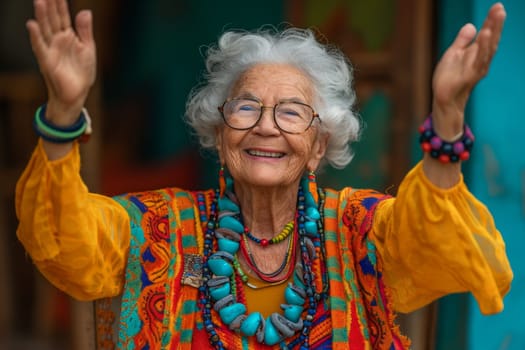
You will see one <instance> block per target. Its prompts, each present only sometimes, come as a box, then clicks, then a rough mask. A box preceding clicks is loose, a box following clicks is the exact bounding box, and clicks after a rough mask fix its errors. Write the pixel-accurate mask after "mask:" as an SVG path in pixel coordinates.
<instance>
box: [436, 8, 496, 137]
mask: <svg viewBox="0 0 525 350" xmlns="http://www.w3.org/2000/svg"><path fill="white" fill-rule="evenodd" d="M505 16H506V13H505V10H504V8H503V5H502V4H500V3H497V4H495V5H493V6H492V7H491V9H490V10H489V13H488V15H487V18H486V20H485V22H484V24H483V27H482V28H481V29H480V31H479V33H477V36H476V28H475V27H474V26H473V25H472V24H467V25H465V26H463V28H461V30H460V31H459V33H458V35H457V37H456V39H455V40H454V42H453V43H452V45H451V46H450V47H449V48H448V49H447V51H446V52H445V53H444V55H443V57H442V58H441V60H440V61H439V63H438V65H437V67H436V70H435V71H434V77H433V82H432V85H433V92H434V102H433V104H434V105H433V114H434V117H435V118H437V119H440V120H439V121H440V122H443V121H444V120H445V118H446V119H448V120H447V122H450V123H455V124H456V125H462V124H463V114H464V110H465V106H466V104H467V101H468V98H469V96H470V93H471V91H472V89H473V88H474V86H475V85H476V84H477V83H478V82H479V81H480V80H481V79H482V78H483V77H484V76H485V75H486V74H487V72H488V70H489V66H490V63H491V61H492V57H493V56H494V54H495V53H496V50H497V47H498V43H499V40H500V37H501V32H502V29H503V23H504V21H505ZM454 119H456V120H454ZM443 136H444V135H443Z"/></svg>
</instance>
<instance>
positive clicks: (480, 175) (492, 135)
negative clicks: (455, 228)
mask: <svg viewBox="0 0 525 350" xmlns="http://www.w3.org/2000/svg"><path fill="white" fill-rule="evenodd" d="M503 3H504V5H505V7H506V9H507V14H508V18H507V22H506V24H505V29H504V32H503V37H502V40H501V43H500V46H499V50H498V52H497V54H496V56H495V57H494V60H493V63H492V66H491V70H490V72H489V75H488V76H487V77H486V78H485V79H484V80H483V81H482V82H481V83H480V84H479V85H478V86H477V87H476V88H475V90H474V91H473V95H472V98H471V100H470V103H469V105H468V110H467V118H468V121H469V123H470V124H471V126H472V129H473V131H474V133H475V135H476V145H475V150H474V153H473V157H472V159H471V161H469V162H468V163H467V164H465V166H464V171H465V174H466V176H465V179H466V181H467V184H468V186H469V188H470V189H471V191H472V192H473V193H474V195H475V196H476V197H478V198H479V199H480V200H481V201H483V202H484V203H485V204H486V205H487V207H488V208H489V209H490V210H491V212H492V213H493V215H494V218H495V221H496V224H497V226H498V228H499V229H500V231H501V232H502V234H503V236H504V239H505V241H506V244H507V250H508V256H509V259H510V261H511V265H512V267H513V270H514V274H515V279H514V282H513V284H512V289H511V292H510V293H509V294H508V295H507V297H506V298H505V310H504V311H503V312H502V313H500V314H498V315H493V316H483V315H481V314H480V312H479V308H478V306H477V304H476V302H475V300H474V299H473V298H472V297H471V296H468V295H465V294H462V295H455V296H449V297H447V298H444V299H443V300H441V301H440V302H439V319H438V330H437V335H438V343H437V349H438V350H445V349H446V350H454V349H458V350H466V349H472V350H485V349H486V350H518V349H519V350H523V349H525V321H523V317H522V315H524V314H525V278H524V270H525V255H524V254H523V253H522V252H521V249H522V247H523V246H524V245H525V155H524V154H523V152H522V147H520V142H521V141H522V140H523V133H524V132H525V118H524V117H525V112H523V108H522V107H521V105H520V103H521V102H522V101H524V100H525V88H524V87H523V79H524V78H525V67H524V65H523V57H525V39H524V35H525V2H524V1H523V0H507V1H504V2H503ZM491 5H492V1H490V0H467V1H456V0H442V1H439V2H438V12H439V13H438V51H439V52H440V53H441V52H443V50H444V49H445V48H446V47H447V46H448V45H449V44H450V42H451V41H452V40H453V38H454V36H455V34H456V32H457V30H458V29H459V28H460V27H461V25H462V24H463V23H465V22H467V21H472V22H473V23H474V24H475V25H476V27H478V28H479V27H480V26H481V25H482V23H483V20H484V18H485V16H486V13H487V11H488V9H489V8H490V6H491Z"/></svg>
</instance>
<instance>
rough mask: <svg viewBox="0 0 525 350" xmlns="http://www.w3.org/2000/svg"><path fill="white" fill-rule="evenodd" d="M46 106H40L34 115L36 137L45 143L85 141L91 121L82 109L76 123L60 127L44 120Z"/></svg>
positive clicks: (89, 131) (89, 132)
mask: <svg viewBox="0 0 525 350" xmlns="http://www.w3.org/2000/svg"><path fill="white" fill-rule="evenodd" d="M45 114H46V105H45V104H44V105H42V106H40V107H39V108H38V109H37V110H36V113H35V119H34V122H33V127H34V129H35V132H36V133H37V135H38V136H40V137H41V138H43V139H44V140H46V141H49V142H54V143H68V142H72V141H74V140H77V139H79V138H81V139H82V141H87V137H85V136H89V134H91V120H90V118H89V115H88V114H87V111H86V109H85V108H83V109H82V112H81V113H80V116H79V117H78V119H77V121H76V122H75V123H74V124H73V125H70V126H67V127H60V126H57V125H54V124H52V123H50V122H49V121H48V120H46V118H45Z"/></svg>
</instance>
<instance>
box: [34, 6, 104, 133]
mask: <svg viewBox="0 0 525 350" xmlns="http://www.w3.org/2000/svg"><path fill="white" fill-rule="evenodd" d="M34 10H35V19H30V20H28V21H27V24H26V26H27V29H28V31H29V36H30V39H31V46H32V48H33V52H34V54H35V56H36V59H37V61H38V65H39V67H40V71H41V73H42V75H43V77H44V80H45V83H46V87H47V90H48V106H47V111H46V112H47V113H46V115H47V118H48V119H49V120H50V121H51V122H52V123H54V124H56V125H70V124H72V123H74V122H75V120H76V119H77V118H78V116H79V114H80V111H81V109H82V107H83V106H84V103H85V101H86V98H87V96H88V94H89V90H90V88H91V86H92V85H93V83H94V82H95V76H96V49H95V42H94V40H93V25H92V22H93V21H92V15H91V12H90V11H88V10H83V11H80V12H79V13H78V14H77V16H76V18H75V28H76V30H75V28H73V26H72V23H71V17H70V15H69V9H68V6H67V3H66V0H35V1H34Z"/></svg>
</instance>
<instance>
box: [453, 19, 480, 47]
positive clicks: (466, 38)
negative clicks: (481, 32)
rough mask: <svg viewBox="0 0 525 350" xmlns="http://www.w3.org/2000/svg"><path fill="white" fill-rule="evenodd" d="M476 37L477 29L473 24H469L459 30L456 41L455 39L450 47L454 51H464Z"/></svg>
mask: <svg viewBox="0 0 525 350" xmlns="http://www.w3.org/2000/svg"><path fill="white" fill-rule="evenodd" d="M475 36H476V27H474V25H473V24H472V23H467V24H465V25H464V26H463V27H462V28H461V29H460V30H459V32H458V35H457V36H456V39H454V42H453V43H452V45H450V47H451V48H454V49H464V48H466V47H468V46H469V45H470V44H471V43H472V40H474V37H475Z"/></svg>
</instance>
